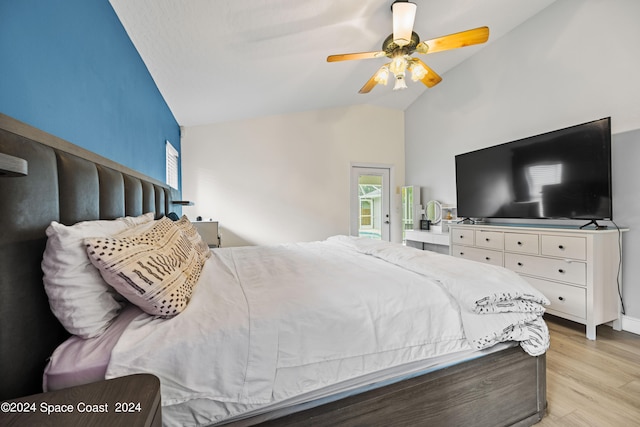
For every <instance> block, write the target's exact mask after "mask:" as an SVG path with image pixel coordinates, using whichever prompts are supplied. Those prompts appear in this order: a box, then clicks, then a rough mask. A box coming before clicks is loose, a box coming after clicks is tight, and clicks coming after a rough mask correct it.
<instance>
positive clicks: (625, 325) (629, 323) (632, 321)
mask: <svg viewBox="0 0 640 427" xmlns="http://www.w3.org/2000/svg"><path fill="white" fill-rule="evenodd" d="M622 330H623V331H627V332H631V333H634V334H638V335H640V319H636V318H634V317H629V316H622Z"/></svg>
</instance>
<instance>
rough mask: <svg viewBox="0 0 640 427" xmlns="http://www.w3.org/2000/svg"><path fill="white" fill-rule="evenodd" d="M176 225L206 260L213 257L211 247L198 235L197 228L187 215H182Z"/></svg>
mask: <svg viewBox="0 0 640 427" xmlns="http://www.w3.org/2000/svg"><path fill="white" fill-rule="evenodd" d="M176 225H177V226H178V227H179V228H180V230H182V232H183V233H184V234H186V235H187V237H188V238H189V240H191V242H192V243H193V244H194V246H195V247H196V249H197V250H198V252H200V253H201V254H202V255H203V256H204V257H205V258H209V257H210V256H211V250H210V249H209V245H207V244H206V243H205V241H204V240H203V239H202V236H200V234H199V233H198V230H197V229H196V227H195V226H194V225H193V223H191V221H189V218H187V216H186V215H182V218H180V219H179V220H178V221H176Z"/></svg>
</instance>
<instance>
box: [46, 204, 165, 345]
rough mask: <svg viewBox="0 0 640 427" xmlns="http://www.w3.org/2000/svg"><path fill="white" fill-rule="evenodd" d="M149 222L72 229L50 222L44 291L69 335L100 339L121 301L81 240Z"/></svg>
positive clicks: (119, 221)
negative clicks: (92, 262)
mask: <svg viewBox="0 0 640 427" xmlns="http://www.w3.org/2000/svg"><path fill="white" fill-rule="evenodd" d="M152 220H153V214H145V215H141V216H139V217H135V218H132V217H127V218H119V219H117V220H112V221H106V220H99V221H83V222H79V223H77V224H75V225H72V226H66V225H63V224H60V223H58V222H56V221H53V222H52V223H51V225H49V227H47V230H46V233H47V237H48V239H47V244H46V248H45V251H44V255H43V258H42V271H43V273H44V277H43V282H44V288H45V291H46V292H47V295H48V297H49V306H50V307H51V311H52V312H53V314H54V315H55V316H56V317H57V318H58V320H59V321H60V323H61V324H62V325H63V326H64V327H65V329H66V330H67V331H69V332H70V333H71V334H73V335H78V336H80V337H82V338H92V337H95V336H98V335H100V334H101V333H103V332H104V331H105V330H106V329H107V327H108V326H109V324H110V323H111V321H112V320H113V319H114V318H115V317H116V316H117V315H118V312H119V311H120V308H121V306H122V298H121V297H120V296H119V295H118V294H117V293H116V292H115V291H114V290H113V289H112V288H111V287H110V286H109V285H108V284H107V283H106V282H105V281H104V279H103V278H102V277H101V276H100V273H99V272H98V270H96V268H95V267H94V266H93V265H92V264H91V262H90V261H89V258H88V257H87V253H86V251H85V247H84V239H85V238H87V237H102V236H113V235H115V234H118V233H120V232H122V231H124V230H126V229H127V228H129V227H132V226H133V225H135V224H142V223H144V222H145V221H146V222H149V221H152Z"/></svg>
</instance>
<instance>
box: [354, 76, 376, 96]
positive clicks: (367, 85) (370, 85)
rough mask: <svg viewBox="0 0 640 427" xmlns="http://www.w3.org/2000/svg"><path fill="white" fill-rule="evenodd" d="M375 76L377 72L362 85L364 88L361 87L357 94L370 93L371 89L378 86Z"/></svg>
mask: <svg viewBox="0 0 640 427" xmlns="http://www.w3.org/2000/svg"><path fill="white" fill-rule="evenodd" d="M377 75H378V71H376V72H375V73H374V74H373V76H371V78H370V79H369V80H367V82H366V83H365V84H364V86H362V88H361V89H360V90H359V91H358V93H369V92H371V89H373V88H374V87H375V86H376V85H377V84H378V81H377V80H376V76H377Z"/></svg>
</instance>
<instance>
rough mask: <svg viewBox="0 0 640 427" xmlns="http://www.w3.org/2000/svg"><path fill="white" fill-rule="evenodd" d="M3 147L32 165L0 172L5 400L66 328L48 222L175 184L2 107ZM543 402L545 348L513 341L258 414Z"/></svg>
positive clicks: (451, 416)
mask: <svg viewBox="0 0 640 427" xmlns="http://www.w3.org/2000/svg"><path fill="white" fill-rule="evenodd" d="M0 153H4V154H9V155H12V156H16V157H19V158H22V159H25V160H27V162H28V170H29V173H28V175H27V176H24V177H0V200H1V201H2V207H3V212H2V213H3V217H4V219H3V225H2V232H1V233H0V400H7V399H12V398H16V397H20V396H26V395H31V394H35V393H40V392H41V391H42V388H41V384H42V373H43V369H44V366H45V364H46V360H47V358H48V357H49V355H50V354H51V353H52V352H53V350H54V349H55V348H56V346H58V345H59V344H60V343H61V342H62V341H64V340H65V339H66V338H67V337H68V333H67V332H66V331H65V330H64V329H63V328H62V326H61V325H60V324H59V322H58V321H57V319H56V318H55V317H54V316H53V314H52V313H51V311H50V309H49V304H48V300H47V296H46V293H45V291H44V287H43V283H42V270H41V268H40V263H41V260H42V255H43V252H44V248H45V244H46V235H45V229H46V228H47V226H48V225H49V224H50V222H51V221H53V220H55V221H58V222H60V223H63V224H67V225H71V224H74V223H76V222H78V221H84V220H95V219H113V218H117V217H121V216H125V215H132V216H133V215H141V214H143V213H146V212H150V211H153V212H155V214H156V217H161V216H163V215H165V214H168V213H169V212H172V211H174V210H175V206H176V205H173V204H172V201H173V200H178V198H179V193H178V192H177V191H176V190H174V189H171V188H170V187H168V186H167V185H166V184H164V183H162V182H159V181H157V180H154V179H152V178H149V177H146V176H144V175H141V174H139V173H138V172H136V171H133V170H131V169H128V168H125V167H123V166H121V165H118V164H116V163H115V162H112V161H110V160H108V159H105V158H103V157H101V156H98V155H96V154H94V153H91V152H88V151H87V150H84V149H82V148H80V147H77V146H75V145H73V144H71V143H69V142H67V141H64V140H62V139H60V138H57V137H55V136H53V135H50V134H47V133H45V132H43V131H41V130H38V129H36V128H33V127H31V126H29V125H27V124H24V123H22V122H19V121H17V120H15V119H12V118H11V117H8V116H6V115H2V114H0ZM545 409H546V359H545V356H544V355H543V356H539V357H532V356H529V355H527V354H526V353H525V352H524V351H523V350H522V349H521V348H520V347H511V348H508V349H506V350H502V351H499V352H496V353H493V354H490V355H488V356H484V357H479V358H477V359H474V360H471V361H468V362H464V363H460V364H457V365H454V366H451V367H449V368H446V369H441V370H438V371H435V372H432V373H429V374H426V375H422V376H419V377H415V378H412V379H408V380H403V381H400V382H397V383H395V384H391V385H387V386H384V387H381V388H378V389H375V390H371V391H368V392H365V393H362V394H358V395H355V396H351V397H348V398H344V399H341V400H338V401H335V402H333V403H328V404H325V405H322V406H318V407H316V408H313V409H308V410H305V411H303V412H298V413H295V414H292V415H288V416H285V417H283V418H278V419H274V420H271V421H266V422H264V423H263V424H264V425H278V426H286V425H291V426H293V425H300V424H301V423H303V424H305V425H327V426H335V425H345V426H350V425H394V426H401V425H407V426H415V425H429V426H436V425H474V426H482V425H486V426H498V425H515V426H527V425H532V424H535V423H536V422H538V421H539V420H540V419H541V418H542V417H543V415H544V413H545ZM245 423H246V421H245Z"/></svg>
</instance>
